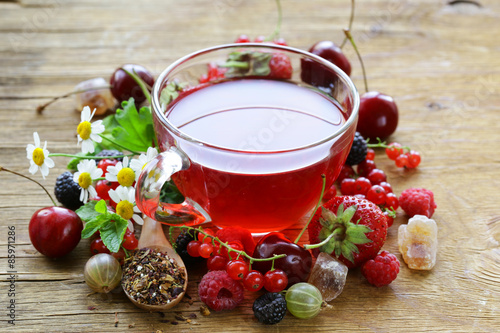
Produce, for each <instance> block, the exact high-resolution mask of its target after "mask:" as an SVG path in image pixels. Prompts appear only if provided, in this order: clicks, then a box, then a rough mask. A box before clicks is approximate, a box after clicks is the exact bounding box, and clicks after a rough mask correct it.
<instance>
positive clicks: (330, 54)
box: [309, 40, 351, 75]
mask: <svg viewBox="0 0 500 333" xmlns="http://www.w3.org/2000/svg"><path fill="white" fill-rule="evenodd" d="M309 52H311V53H312V54H315V55H318V56H320V57H321V58H324V59H326V60H328V61H330V62H331V63H333V64H334V65H337V66H338V67H339V68H340V69H341V70H343V71H344V73H346V74H347V75H351V63H350V62H349V60H348V59H347V57H346V56H345V55H344V53H343V52H342V50H341V49H340V47H338V46H337V45H336V44H335V43H334V42H331V41H329V40H324V41H321V42H317V43H316V44H314V45H313V46H311V48H310V49H309Z"/></svg>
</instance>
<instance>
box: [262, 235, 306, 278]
mask: <svg viewBox="0 0 500 333" xmlns="http://www.w3.org/2000/svg"><path fill="white" fill-rule="evenodd" d="M274 254H286V257H284V258H280V259H276V260H275V262H274V268H275V269H281V270H283V271H284V272H285V273H286V275H287V277H288V287H290V286H292V285H294V284H295V283H298V282H306V281H307V278H308V277H309V273H310V272H311V266H312V256H311V253H310V252H309V251H308V250H306V249H304V248H303V247H302V246H300V245H297V244H295V243H293V242H291V241H290V240H289V239H287V238H286V237H285V235H283V234H282V233H279V232H271V233H269V234H267V235H265V236H264V237H262V239H261V240H260V241H259V242H258V243H257V246H256V247H255V250H254V252H253V255H252V257H254V258H270V257H272V256H273V255H274ZM252 269H255V270H258V271H259V272H261V273H262V274H266V272H268V271H269V270H270V269H271V261H254V262H253V263H252Z"/></svg>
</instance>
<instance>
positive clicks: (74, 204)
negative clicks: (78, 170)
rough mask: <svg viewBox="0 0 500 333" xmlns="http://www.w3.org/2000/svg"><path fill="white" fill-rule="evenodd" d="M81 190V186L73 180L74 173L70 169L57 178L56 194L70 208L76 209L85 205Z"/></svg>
mask: <svg viewBox="0 0 500 333" xmlns="http://www.w3.org/2000/svg"><path fill="white" fill-rule="evenodd" d="M81 190H82V189H81V187H80V186H79V185H78V184H77V183H75V181H74V180H73V174H72V173H71V172H69V171H66V172H63V173H62V174H60V175H59V177H57V179H56V186H55V187H54V194H55V195H56V198H57V200H58V201H59V202H60V203H62V204H63V205H64V207H66V208H68V209H71V210H76V209H78V208H80V207H81V206H82V205H83V202H81V201H80V192H81Z"/></svg>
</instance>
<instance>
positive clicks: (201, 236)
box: [198, 229, 215, 243]
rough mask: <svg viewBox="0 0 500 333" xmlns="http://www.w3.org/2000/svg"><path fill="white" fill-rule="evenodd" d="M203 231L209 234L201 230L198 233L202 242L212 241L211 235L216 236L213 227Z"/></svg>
mask: <svg viewBox="0 0 500 333" xmlns="http://www.w3.org/2000/svg"><path fill="white" fill-rule="evenodd" d="M203 232H204V233H206V234H207V235H209V236H206V235H204V234H202V233H201V232H199V233H198V240H199V241H200V242H202V243H212V237H210V236H215V232H214V231H213V230H212V229H203Z"/></svg>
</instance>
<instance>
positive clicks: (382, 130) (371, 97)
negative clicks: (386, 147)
mask: <svg viewBox="0 0 500 333" xmlns="http://www.w3.org/2000/svg"><path fill="white" fill-rule="evenodd" d="M396 127H398V107H397V105H396V103H395V102H394V99H393V98H392V97H390V96H388V95H385V94H382V93H379V92H376V91H370V92H367V93H364V94H363V95H361V98H360V104H359V120H358V126H357V127H356V130H357V131H358V132H360V133H361V135H363V137H364V138H365V139H370V140H373V141H376V140H377V138H380V139H381V140H383V139H385V138H387V137H389V136H390V135H391V134H392V133H394V131H396Z"/></svg>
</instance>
